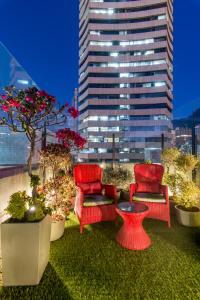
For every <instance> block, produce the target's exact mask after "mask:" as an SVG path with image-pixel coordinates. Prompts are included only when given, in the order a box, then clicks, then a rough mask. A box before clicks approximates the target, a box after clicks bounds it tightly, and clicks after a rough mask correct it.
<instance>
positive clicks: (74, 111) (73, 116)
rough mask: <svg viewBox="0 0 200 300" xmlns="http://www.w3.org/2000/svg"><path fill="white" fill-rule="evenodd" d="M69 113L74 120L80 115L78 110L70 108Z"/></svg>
mask: <svg viewBox="0 0 200 300" xmlns="http://www.w3.org/2000/svg"><path fill="white" fill-rule="evenodd" d="M68 112H69V113H70V115H71V116H72V118H74V119H75V118H77V117H78V115H79V112H78V110H77V109H76V108H75V107H69V108H68Z"/></svg>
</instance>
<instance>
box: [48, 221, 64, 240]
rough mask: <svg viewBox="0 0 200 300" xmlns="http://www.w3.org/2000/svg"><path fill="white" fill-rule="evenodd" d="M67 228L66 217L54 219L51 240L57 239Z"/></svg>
mask: <svg viewBox="0 0 200 300" xmlns="http://www.w3.org/2000/svg"><path fill="white" fill-rule="evenodd" d="M64 230H65V219H64V220H60V221H52V223H51V239H50V240H51V242H52V241H56V240H58V239H59V238H61V236H62V235H63V233H64Z"/></svg>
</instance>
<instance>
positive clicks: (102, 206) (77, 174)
mask: <svg viewBox="0 0 200 300" xmlns="http://www.w3.org/2000/svg"><path fill="white" fill-rule="evenodd" d="M102 175H103V171H102V168H100V167H99V166H98V165H96V164H80V165H76V166H75V167H74V179H75V184H76V187H77V195H76V200H75V207H74V211H75V214H76V215H77V217H78V219H79V222H80V232H81V233H82V232H83V228H84V226H85V225H87V224H93V223H97V222H101V221H112V220H116V219H117V213H116V204H117V189H116V187H115V186H113V185H103V184H102Z"/></svg>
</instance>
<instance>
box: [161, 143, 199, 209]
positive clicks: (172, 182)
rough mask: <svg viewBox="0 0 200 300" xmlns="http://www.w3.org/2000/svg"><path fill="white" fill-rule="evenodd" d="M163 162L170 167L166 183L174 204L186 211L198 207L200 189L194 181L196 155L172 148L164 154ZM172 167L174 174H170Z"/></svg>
mask: <svg viewBox="0 0 200 300" xmlns="http://www.w3.org/2000/svg"><path fill="white" fill-rule="evenodd" d="M162 160H163V162H164V163H165V164H166V165H167V167H168V172H167V173H166V174H165V175H164V182H165V183H166V184H167V185H168V186H169V188H170V190H171V192H172V193H173V200H174V202H175V203H176V204H177V205H180V206H182V207H184V208H185V209H191V208H193V207H194V206H197V205H198V203H199V201H200V189H199V187H198V186H197V185H196V183H195V182H193V181H192V171H193V170H194V169H195V168H196V167H197V165H198V159H197V158H196V157H195V156H194V155H191V154H185V153H181V152H180V151H179V150H177V149H176V148H171V149H166V150H165V151H164V152H163V155H162ZM170 167H173V173H169V169H170Z"/></svg>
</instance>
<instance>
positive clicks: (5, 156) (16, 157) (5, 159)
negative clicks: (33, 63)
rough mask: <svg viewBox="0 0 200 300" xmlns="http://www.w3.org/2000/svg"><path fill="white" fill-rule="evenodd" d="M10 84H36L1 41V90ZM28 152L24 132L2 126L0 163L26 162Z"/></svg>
mask: <svg viewBox="0 0 200 300" xmlns="http://www.w3.org/2000/svg"><path fill="white" fill-rule="evenodd" d="M9 85H14V86H15V87H16V88H17V89H25V88H28V87H30V86H36V84H35V82H34V81H33V80H32V78H31V77H30V75H29V74H28V73H27V72H26V71H25V70H24V68H23V67H22V66H21V65H20V64H19V63H18V61H17V60H16V59H15V58H14V56H13V55H12V54H11V53H10V52H9V51H8V49H7V48H6V47H5V46H4V45H3V44H2V43H1V42H0V90H1V91H2V89H3V88H4V87H5V86H9ZM28 152H29V143H28V140H27V138H26V136H25V135H24V134H22V133H13V132H11V131H10V130H9V129H8V128H7V127H4V126H0V165H18V164H25V163H26V159H27V155H28ZM35 161H37V158H36V157H35Z"/></svg>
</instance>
